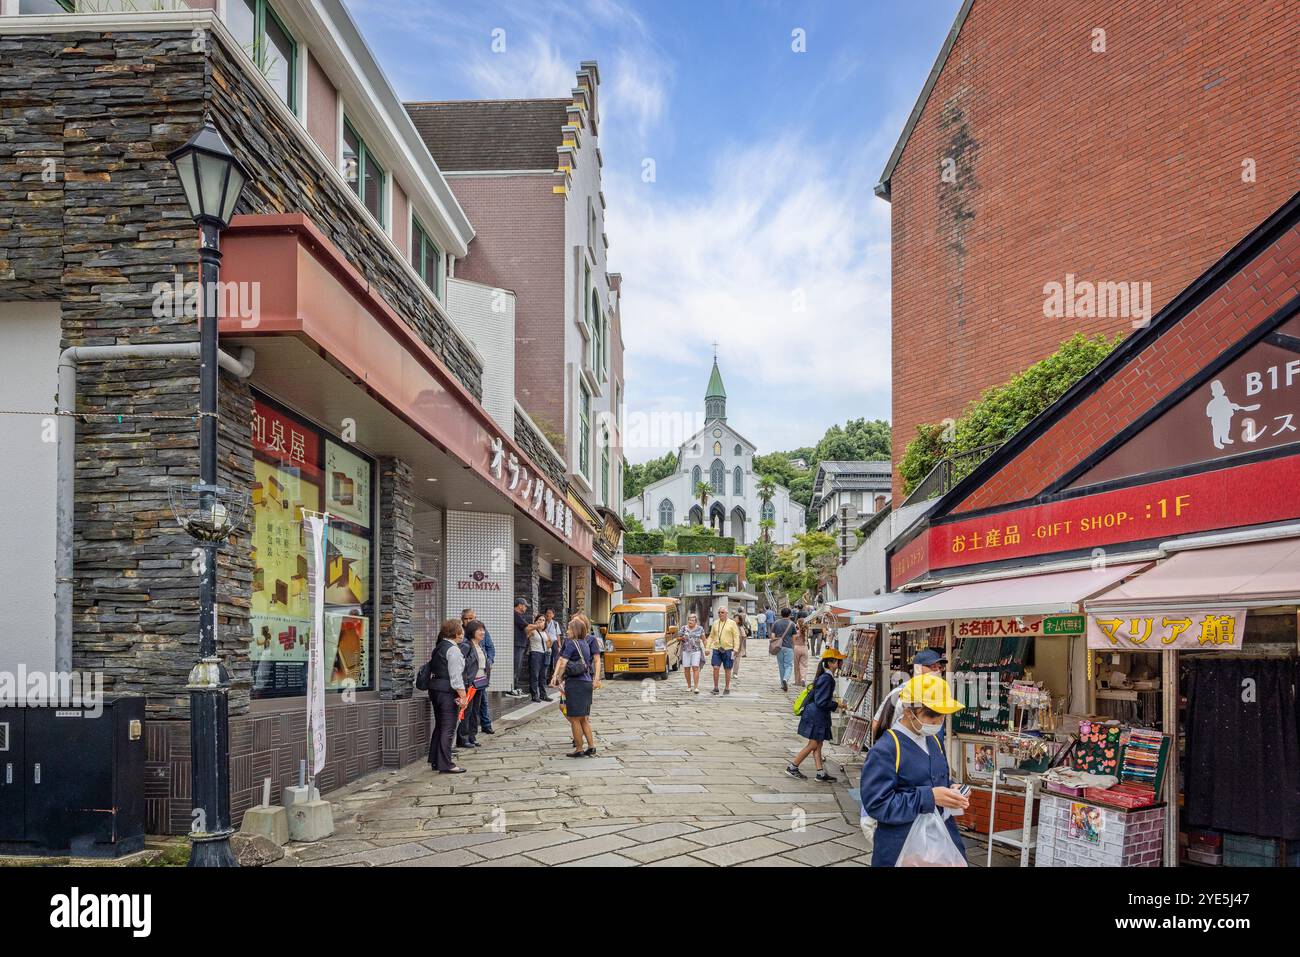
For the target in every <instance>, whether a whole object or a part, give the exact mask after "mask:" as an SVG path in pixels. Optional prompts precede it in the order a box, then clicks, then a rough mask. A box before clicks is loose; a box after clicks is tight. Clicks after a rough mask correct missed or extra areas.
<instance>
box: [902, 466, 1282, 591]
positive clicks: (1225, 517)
mask: <svg viewBox="0 0 1300 957" xmlns="http://www.w3.org/2000/svg"><path fill="white" fill-rule="evenodd" d="M1297 488H1300V456H1296V455H1293V456H1287V457H1285V458H1277V459H1269V460H1267V461H1264V462H1252V463H1250V464H1249V465H1237V466H1233V467H1231V468H1225V469H1218V470H1216V471H1213V472H1202V473H1199V474H1197V475H1187V476H1183V477H1180V478H1174V479H1166V480H1165V481H1161V482H1151V483H1149V484H1146V485H1135V486H1133V487H1131V488H1123V489H1116V490H1114V491H1110V492H1099V493H1097V494H1095V495H1087V496H1082V497H1080V498H1072V499H1066V500H1064V501H1059V502H1049V503H1046V504H1043V505H1033V506H1030V507H1028V508H1020V509H1012V510H1010V511H1005V512H997V513H994V514H991V515H984V516H981V517H979V518H971V519H966V520H958V521H952V522H946V523H944V524H942V525H932V526H930V527H929V528H927V529H925V530H924V531H923V532H922V533H921V534H920V535H918V536H917V538H916V539H914V540H913V541H912V542H910V543H908V545H907V546H906V547H904V548H903V549H900V550H899V551H898V552H897V553H895V554H894V555H893V556H892V557H891V559H890V570H891V587H893V588H897V587H898V586H899V585H902V584H904V583H906V582H907V581H910V580H911V579H912V578H915V577H916V576H917V575H919V574H921V573H922V572H923V571H926V570H927V567H928V569H929V570H931V571H933V570H937V569H943V568H959V567H961V566H964V565H977V564H982V563H984V562H996V561H1002V560H1005V559H1014V558H1030V557H1034V556H1038V555H1051V554H1054V553H1057V552H1070V551H1086V550H1091V551H1093V552H1094V553H1095V555H1096V559H1097V561H1098V562H1105V561H1106V555H1105V552H1104V551H1103V550H1104V549H1105V548H1106V547H1107V546H1110V545H1119V544H1122V543H1125V542H1140V541H1154V540H1159V539H1164V538H1173V537H1175V536H1178V535H1188V534H1194V533H1197V532H1208V531H1213V530H1215V529H1222V528H1241V527H1246V526H1249V525H1260V524H1263V523H1265V522H1275V521H1285V520H1290V519H1295V518H1300V495H1297V494H1296V489H1297ZM918 543H924V544H923V545H918ZM921 548H923V549H924V552H923V553H922V552H920V549H921Z"/></svg>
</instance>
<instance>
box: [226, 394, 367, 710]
mask: <svg viewBox="0 0 1300 957" xmlns="http://www.w3.org/2000/svg"><path fill="white" fill-rule="evenodd" d="M252 442H253V471H254V484H253V490H252V510H253V521H252V534H253V560H254V570H253V595H252V606H251V609H250V611H251V620H252V631H253V635H252V642H251V645H250V648H249V659H250V660H251V662H252V664H253V690H252V693H253V697H254V698H282V697H292V696H296V695H302V694H304V693H305V692H306V685H307V652H308V647H309V641H310V637H311V627H312V621H311V606H310V594H309V592H310V589H309V588H308V584H307V546H306V536H305V533H304V528H303V512H304V511H309V512H322V511H323V512H327V513H328V514H329V516H330V521H329V526H328V535H327V538H326V543H325V583H324V584H325V634H324V657H325V664H326V688H327V689H328V690H331V691H341V690H344V689H352V690H358V691H361V690H373V688H374V675H373V647H372V643H373V633H374V628H373V624H374V604H373V589H372V582H373V580H374V575H373V572H374V549H373V544H372V534H373V528H374V522H373V508H374V495H373V491H374V463H373V462H371V461H370V460H369V459H367V458H365V457H364V456H362V455H359V454H358V453H357V452H355V451H354V450H352V449H350V448H348V447H347V446H345V445H344V444H343V443H342V442H338V441H336V440H334V439H333V438H332V437H331V436H329V435H328V434H327V433H325V432H323V431H322V430H320V429H318V428H316V427H315V426H313V425H311V424H309V423H308V422H306V421H304V420H302V419H300V418H298V417H297V416H294V415H292V414H291V413H289V412H288V411H286V410H283V409H281V408H279V407H278V406H276V405H273V404H272V403H270V402H269V401H265V400H262V399H258V400H256V401H255V402H254V408H253V421H252Z"/></svg>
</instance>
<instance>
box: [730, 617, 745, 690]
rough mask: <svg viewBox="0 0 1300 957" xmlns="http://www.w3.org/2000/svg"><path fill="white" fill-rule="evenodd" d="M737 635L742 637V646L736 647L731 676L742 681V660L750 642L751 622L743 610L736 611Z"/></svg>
mask: <svg viewBox="0 0 1300 957" xmlns="http://www.w3.org/2000/svg"><path fill="white" fill-rule="evenodd" d="M736 633H737V634H738V635H740V644H739V645H737V646H736V660H735V662H734V663H733V664H732V666H731V676H732V677H733V678H735V679H736V681H740V659H741V658H743V657H745V653H746V643H747V642H748V641H749V620H748V619H747V618H746V617H745V609H743V608H741V609H738V610H737V611H736Z"/></svg>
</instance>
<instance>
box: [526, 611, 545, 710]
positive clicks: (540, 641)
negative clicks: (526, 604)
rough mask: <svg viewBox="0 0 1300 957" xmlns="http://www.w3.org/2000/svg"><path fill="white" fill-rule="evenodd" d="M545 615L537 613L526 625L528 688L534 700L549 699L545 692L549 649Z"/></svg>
mask: <svg viewBox="0 0 1300 957" xmlns="http://www.w3.org/2000/svg"><path fill="white" fill-rule="evenodd" d="M546 642H547V634H546V616H545V615H538V616H537V617H535V618H534V619H533V623H532V624H531V625H529V626H528V690H529V692H530V693H531V695H532V699H533V700H534V701H550V700H551V696H550V695H548V694H547V693H546V679H547V677H548V675H549V674H550V672H549V671H547V670H546V665H547V658H549V657H550V649H549V648H548V647H547V644H546Z"/></svg>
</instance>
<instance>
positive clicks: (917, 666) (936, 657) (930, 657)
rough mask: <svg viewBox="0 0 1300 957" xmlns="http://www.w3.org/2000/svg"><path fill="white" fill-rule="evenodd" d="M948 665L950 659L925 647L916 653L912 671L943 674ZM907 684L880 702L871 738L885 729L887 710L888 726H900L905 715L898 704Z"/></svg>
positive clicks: (877, 735)
mask: <svg viewBox="0 0 1300 957" xmlns="http://www.w3.org/2000/svg"><path fill="white" fill-rule="evenodd" d="M947 667H948V659H947V658H945V657H944V656H943V655H942V654H940V653H939V652H937V651H935V650H934V649H933V648H923V649H922V650H920V651H918V652H917V653H916V656H915V657H914V658H913V659H912V673H913V674H914V675H925V674H937V675H942V674H943V673H944V670H945V669H947ZM906 685H907V682H906V681H904V682H903V683H902V684H900V685H899V686H898V687H897V688H895V689H894V690H893V691H891V692H889V694H887V695H885V700H884V701H882V702H880V707H879V708H877V709H876V713H875V714H874V715H873V716H872V718H871V740H872V741H875V740H876V739H877V738H878V737H880V735H881V734H883V733H884V730H885V724H886V723H885V721H884V718H885V717H886V713H885V712H886V710H888V711H889V722H888V726H889V727H891V728H897V727H898V719H899V718H901V717H902V716H903V709H902V708H900V707H899V706H898V695H899V693H900V692H902V690H903V688H904V687H905V686H906Z"/></svg>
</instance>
